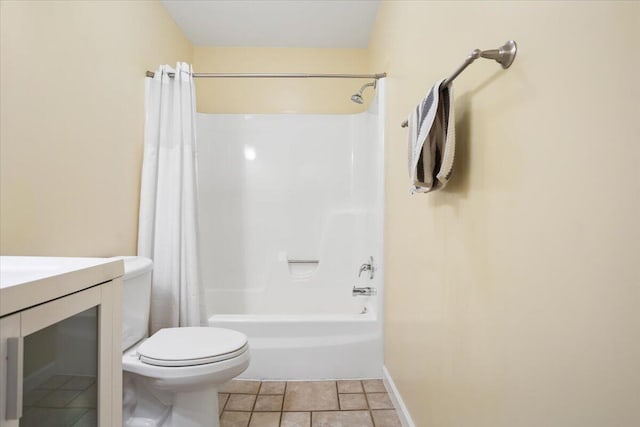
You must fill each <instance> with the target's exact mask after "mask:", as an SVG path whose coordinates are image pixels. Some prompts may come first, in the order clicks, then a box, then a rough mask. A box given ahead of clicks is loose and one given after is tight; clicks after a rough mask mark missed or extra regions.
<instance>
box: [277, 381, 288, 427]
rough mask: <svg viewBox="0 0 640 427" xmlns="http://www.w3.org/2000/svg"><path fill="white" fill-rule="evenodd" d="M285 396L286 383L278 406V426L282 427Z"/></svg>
mask: <svg viewBox="0 0 640 427" xmlns="http://www.w3.org/2000/svg"><path fill="white" fill-rule="evenodd" d="M286 394H287V382H286V381H285V382H284V390H283V392H282V403H281V404H280V422H279V423H278V426H282V417H283V416H284V396H285V395H286Z"/></svg>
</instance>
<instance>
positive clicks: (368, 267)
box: [358, 256, 375, 279]
mask: <svg viewBox="0 0 640 427" xmlns="http://www.w3.org/2000/svg"><path fill="white" fill-rule="evenodd" d="M374 270H375V268H374V266H373V257H372V256H370V257H369V262H368V263H364V264H362V265H361V266H360V271H358V277H360V276H361V275H362V273H363V272H364V271H368V272H369V279H373V272H374Z"/></svg>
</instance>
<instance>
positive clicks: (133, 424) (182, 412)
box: [122, 372, 220, 427]
mask: <svg viewBox="0 0 640 427" xmlns="http://www.w3.org/2000/svg"><path fill="white" fill-rule="evenodd" d="M149 385H150V384H149V379H148V378H145V377H143V376H140V375H136V374H131V373H127V372H125V374H124V381H123V389H124V402H123V412H122V415H123V420H122V425H123V427H219V426H220V421H219V419H218V389H217V388H215V387H211V386H209V387H202V388H199V389H197V390H193V391H180V392H173V393H172V392H169V391H167V390H161V389H158V388H156V387H150V386H149Z"/></svg>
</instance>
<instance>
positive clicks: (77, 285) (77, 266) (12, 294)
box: [0, 256, 124, 316]
mask: <svg viewBox="0 0 640 427" xmlns="http://www.w3.org/2000/svg"><path fill="white" fill-rule="evenodd" d="M123 274H124V263H123V262H122V260H120V259H114V258H59V257H25V256H0V316H4V315H7V314H10V313H13V312H16V311H20V310H24V309H25V308H28V307H31V306H34V305H37V304H42V303H43V302H47V301H51V300H53V299H56V298H60V297H63V296H65V295H69V294H72V293H74V292H78V291H81V290H83V289H86V288H90V287H91V286H94V285H97V284H99V283H103V282H107V281H109V280H113V279H115V278H117V277H120V276H122V275H123Z"/></svg>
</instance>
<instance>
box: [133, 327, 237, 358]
mask: <svg viewBox="0 0 640 427" xmlns="http://www.w3.org/2000/svg"><path fill="white" fill-rule="evenodd" d="M248 346H249V344H248V340H247V336H246V335H244V334H242V333H240V332H237V331H232V330H230V329H223V328H213V327H183V328H166V329H161V330H159V331H158V332H156V333H155V334H153V335H152V336H151V337H150V338H148V339H147V340H145V341H144V342H143V343H142V344H141V345H140V346H139V347H138V349H137V354H138V357H139V359H140V361H141V362H143V363H146V364H149V365H154V366H163V367H188V366H196V365H205V364H208V363H215V362H221V361H224V360H228V359H233V358H235V357H238V356H239V355H241V354H243V353H244V352H246V351H247V348H248Z"/></svg>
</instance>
